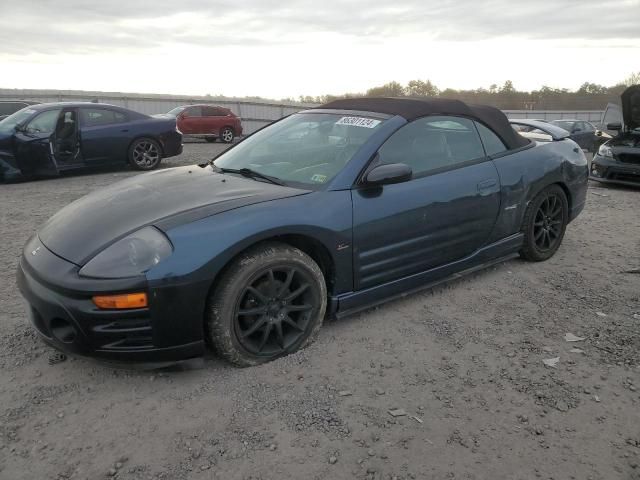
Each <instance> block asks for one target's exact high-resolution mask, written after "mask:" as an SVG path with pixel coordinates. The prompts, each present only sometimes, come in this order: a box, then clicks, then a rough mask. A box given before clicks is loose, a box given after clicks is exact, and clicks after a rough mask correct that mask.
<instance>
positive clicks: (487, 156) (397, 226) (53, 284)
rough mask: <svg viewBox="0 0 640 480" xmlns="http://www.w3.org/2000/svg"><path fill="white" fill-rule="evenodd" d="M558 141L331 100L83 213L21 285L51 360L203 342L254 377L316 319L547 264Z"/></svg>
mask: <svg viewBox="0 0 640 480" xmlns="http://www.w3.org/2000/svg"><path fill="white" fill-rule="evenodd" d="M542 128H544V125H542ZM556 130H558V131H560V132H562V133H563V134H565V135H560V136H558V135H552V137H551V140H550V141H548V142H540V143H538V142H535V141H532V140H530V139H527V138H524V137H522V136H520V135H519V134H518V133H516V131H515V130H514V129H513V128H512V127H511V126H510V125H509V122H508V121H507V118H506V117H505V116H504V114H503V113H502V112H500V111H499V110H496V109H494V108H491V107H483V106H470V105H466V104H464V103H461V102H459V101H445V100H438V101H437V100H425V101H420V100H408V99H367V98H363V99H349V100H340V101H336V102H332V103H330V104H327V105H324V106H322V107H320V108H317V109H312V110H307V111H304V112H300V113H297V114H294V115H291V116H289V117H287V118H285V119H283V120H281V121H279V122H276V123H274V124H272V125H270V126H268V127H267V128H264V129H263V130H261V131H259V132H257V133H255V134H253V135H252V136H250V137H248V138H247V139H246V140H244V141H242V142H241V143H239V144H237V145H235V146H233V147H232V148H231V149H229V150H227V151H226V152H225V153H223V154H221V155H220V156H219V157H217V158H216V159H214V160H212V161H211V162H209V163H208V164H206V163H205V164H203V165H200V166H191V167H180V168H174V169H167V170H162V171H157V172H152V173H148V174H146V175H141V176H136V177H132V178H129V179H127V180H124V181H122V182H119V183H116V184H114V185H112V186H110V187H107V188H105V189H103V190H99V191H96V192H94V193H91V194H89V195H88V196H86V197H84V198H81V199H80V200H77V201H76V202H74V203H72V204H71V205H69V206H68V207H66V208H64V209H63V210H61V211H60V212H59V213H58V214H56V215H55V216H54V217H52V218H51V219H50V220H49V221H48V222H47V223H46V224H45V225H44V226H43V227H42V228H41V229H40V230H39V232H38V233H37V234H36V235H34V236H33V237H32V238H31V239H30V240H29V241H28V242H27V244H26V246H25V249H24V252H23V255H22V258H21V260H20V266H19V269H18V285H19V287H20V290H21V292H22V294H23V295H24V297H25V298H26V300H27V302H28V305H29V307H28V314H29V316H30V318H31V321H32V322H33V324H34V325H35V328H36V329H37V331H38V332H39V333H40V334H41V336H42V337H43V338H44V340H45V341H46V342H48V343H49V344H51V345H53V346H54V347H56V348H59V349H61V350H64V351H67V352H71V353H74V354H78V355H87V356H93V357H98V358H102V359H105V360H110V361H141V362H164V361H176V360H182V359H187V358H191V357H196V356H200V355H202V354H203V353H204V351H205V347H206V345H210V346H212V347H213V348H214V349H215V350H216V351H217V352H218V354H220V355H222V356H223V357H224V358H226V359H228V360H229V361H231V362H233V363H235V364H237V365H242V366H247V365H255V364H258V363H261V362H265V361H268V360H272V359H274V358H277V357H279V356H282V355H285V354H287V353H290V352H294V351H296V350H298V349H300V348H302V347H304V346H305V345H307V344H309V342H311V341H312V340H313V338H314V337H315V336H316V334H317V332H318V330H319V329H320V326H321V325H322V322H323V319H324V318H325V317H326V316H327V315H329V316H337V317H340V316H343V315H348V314H350V313H353V312H355V311H358V310H360V309H363V308H366V307H369V306H371V305H374V304H378V303H381V302H384V301H386V300H389V299H391V298H394V297H397V296H399V295H403V294H406V293H408V292H412V291H416V290H418V289H421V288H425V287H428V286H431V285H434V284H436V283H439V282H443V281H446V280H448V279H451V278H455V277H457V276H459V275H460V274H461V273H463V272H469V271H472V270H474V269H478V268H482V267H485V266H487V265H490V264H493V263H496V262H499V261H503V260H504V259H508V258H511V257H514V256H517V255H520V256H521V257H522V258H524V259H526V260H530V261H542V260H547V259H549V258H551V257H552V256H553V255H554V253H555V252H556V251H557V250H558V248H559V246H560V244H561V242H562V239H563V236H564V233H565V229H566V227H567V225H568V224H569V222H571V221H572V220H573V219H575V218H576V217H577V216H578V214H579V213H580V212H581V210H582V209H583V207H584V204H585V199H586V192H587V177H588V169H587V159H586V158H585V156H584V153H583V152H582V150H581V149H580V148H579V146H578V145H577V144H576V143H575V142H574V141H572V140H570V139H568V138H566V132H564V131H563V130H560V129H556ZM552 133H553V132H552ZM97 212H99V213H100V214H99V215H98V214H96V213H97Z"/></svg>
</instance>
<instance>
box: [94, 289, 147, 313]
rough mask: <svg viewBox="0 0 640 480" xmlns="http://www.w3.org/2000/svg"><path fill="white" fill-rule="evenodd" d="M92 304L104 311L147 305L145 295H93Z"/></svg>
mask: <svg viewBox="0 0 640 480" xmlns="http://www.w3.org/2000/svg"><path fill="white" fill-rule="evenodd" d="M93 303H95V304H96V307H98V308H102V309H104V310H129V309H132V308H145V307H146V306H148V305H149V303H148V301H147V294H146V293H124V294H121V295H95V296H94V297H93Z"/></svg>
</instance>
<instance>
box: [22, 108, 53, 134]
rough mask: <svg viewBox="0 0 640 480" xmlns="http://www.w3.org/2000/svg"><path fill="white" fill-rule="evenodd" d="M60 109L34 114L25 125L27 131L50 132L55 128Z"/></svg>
mask: <svg viewBox="0 0 640 480" xmlns="http://www.w3.org/2000/svg"><path fill="white" fill-rule="evenodd" d="M59 115H60V109H56V110H47V111H46V112H42V113H41V114H39V115H37V116H35V117H34V118H33V120H31V121H30V122H29V124H28V125H27V127H26V131H27V133H51V132H53V130H54V129H55V128H56V122H57V121H58V116H59Z"/></svg>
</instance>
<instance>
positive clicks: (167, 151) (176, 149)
mask: <svg viewBox="0 0 640 480" xmlns="http://www.w3.org/2000/svg"><path fill="white" fill-rule="evenodd" d="M161 140H162V153H163V155H162V156H163V158H168V157H175V156H177V155H180V154H181V153H182V150H183V148H184V147H183V145H182V134H181V133H178V132H177V131H174V132H169V133H167V134H165V135H163V136H162V137H161Z"/></svg>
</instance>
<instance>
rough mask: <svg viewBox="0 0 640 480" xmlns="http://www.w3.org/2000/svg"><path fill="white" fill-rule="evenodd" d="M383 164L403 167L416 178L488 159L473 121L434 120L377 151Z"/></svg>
mask: <svg viewBox="0 0 640 480" xmlns="http://www.w3.org/2000/svg"><path fill="white" fill-rule="evenodd" d="M378 154H379V158H380V161H381V162H382V163H404V164H407V165H409V166H410V167H411V169H412V170H413V175H414V176H419V175H421V174H427V173H429V172H433V171H435V170H440V169H448V168H452V167H455V166H457V165H461V164H464V163H466V162H469V161H472V160H477V159H481V158H483V157H484V156H485V153H484V149H483V148H482V143H481V141H480V136H479V135H478V132H477V130H476V128H475V126H474V124H473V121H471V120H468V119H466V118H460V117H445V116H432V117H424V118H420V119H418V120H415V121H413V122H411V123H410V124H409V125H406V126H404V127H402V128H401V129H400V130H398V131H397V132H396V133H394V134H393V135H392V136H391V137H390V138H389V139H388V140H387V141H386V142H385V144H384V145H383V146H382V147H381V148H380V150H379V151H378Z"/></svg>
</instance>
